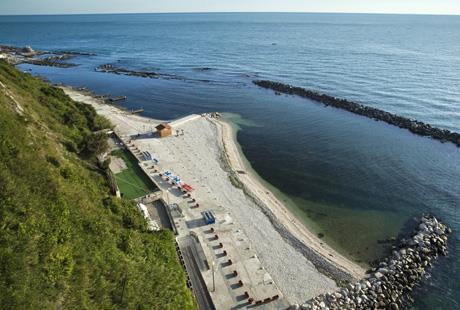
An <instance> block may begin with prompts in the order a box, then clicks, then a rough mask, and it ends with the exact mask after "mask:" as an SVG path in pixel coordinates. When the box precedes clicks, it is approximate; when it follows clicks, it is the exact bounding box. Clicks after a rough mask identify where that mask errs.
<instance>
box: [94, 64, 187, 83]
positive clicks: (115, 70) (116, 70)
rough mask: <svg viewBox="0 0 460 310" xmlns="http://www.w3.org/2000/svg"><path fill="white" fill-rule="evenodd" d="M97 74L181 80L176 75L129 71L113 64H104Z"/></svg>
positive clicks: (97, 69)
mask: <svg viewBox="0 0 460 310" xmlns="http://www.w3.org/2000/svg"><path fill="white" fill-rule="evenodd" d="M96 71H97V72H104V73H112V74H118V75H128V76H137V77H142V78H150V79H166V80H177V79H181V78H179V77H177V76H175V75H170V74H160V73H157V72H154V71H136V70H129V69H126V68H122V67H117V66H115V65H112V64H104V65H100V66H99V67H97V68H96Z"/></svg>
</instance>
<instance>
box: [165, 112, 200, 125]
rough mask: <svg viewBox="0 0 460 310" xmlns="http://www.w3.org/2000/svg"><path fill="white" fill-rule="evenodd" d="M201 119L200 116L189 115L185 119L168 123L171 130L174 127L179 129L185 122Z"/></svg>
mask: <svg viewBox="0 0 460 310" xmlns="http://www.w3.org/2000/svg"><path fill="white" fill-rule="evenodd" d="M199 118H201V115H198V114H191V115H189V116H186V117H183V118H179V119H177V120H175V121H172V122H171V123H169V124H170V125H171V126H172V127H173V128H174V127H180V126H182V125H184V124H185V123H187V122H190V121H193V120H196V119H199Z"/></svg>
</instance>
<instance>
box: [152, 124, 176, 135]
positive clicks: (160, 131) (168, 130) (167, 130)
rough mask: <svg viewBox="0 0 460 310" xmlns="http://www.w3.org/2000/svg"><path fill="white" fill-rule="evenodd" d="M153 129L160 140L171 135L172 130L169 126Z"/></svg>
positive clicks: (159, 126)
mask: <svg viewBox="0 0 460 310" xmlns="http://www.w3.org/2000/svg"><path fill="white" fill-rule="evenodd" d="M155 128H156V130H157V132H158V134H159V135H160V138H166V137H169V136H170V135H172V128H171V125H169V124H160V125H158V126H157V127H155Z"/></svg>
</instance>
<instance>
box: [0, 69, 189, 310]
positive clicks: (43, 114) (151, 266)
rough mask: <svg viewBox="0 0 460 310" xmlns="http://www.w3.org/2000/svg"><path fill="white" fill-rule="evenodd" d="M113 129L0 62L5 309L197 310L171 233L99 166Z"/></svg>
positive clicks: (1, 297)
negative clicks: (155, 227)
mask: <svg viewBox="0 0 460 310" xmlns="http://www.w3.org/2000/svg"><path fill="white" fill-rule="evenodd" d="M109 126H110V123H109V122H108V121H107V120H106V119H104V118H101V117H99V116H98V115H97V114H96V112H95V110H94V109H93V108H92V107H90V106H88V105H84V104H80V103H77V102H74V101H72V100H71V99H70V98H69V97H67V96H66V95H65V94H64V93H63V91H62V90H60V89H57V88H53V87H51V86H49V85H48V84H45V83H44V82H42V81H41V80H39V79H36V78H33V77H31V76H30V75H28V74H24V73H21V72H19V71H18V70H16V69H15V68H14V67H13V66H11V65H8V64H7V63H6V62H3V61H0V270H1V271H0V304H1V305H2V306H1V308H2V309H195V308H196V306H195V302H194V300H193V297H192V294H191V292H190V290H189V289H187V287H186V277H185V273H184V271H183V269H182V267H181V265H180V263H179V260H178V258H177V256H176V251H175V244H174V238H173V235H172V233H171V232H170V231H166V230H165V231H160V232H150V231H148V230H147V224H146V222H145V220H144V219H143V217H142V215H141V214H140V213H139V211H138V210H137V207H136V205H135V204H134V202H132V201H129V200H124V199H117V198H114V197H113V196H111V195H110V188H109V182H108V180H107V179H106V178H105V175H104V173H103V171H101V170H100V169H99V168H98V167H97V165H96V159H95V156H96V155H97V154H99V153H100V152H103V151H105V149H106V145H105V144H104V142H106V138H105V140H104V139H103V137H104V135H100V130H101V129H104V128H107V127H109Z"/></svg>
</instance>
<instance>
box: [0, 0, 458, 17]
mask: <svg viewBox="0 0 460 310" xmlns="http://www.w3.org/2000/svg"><path fill="white" fill-rule="evenodd" d="M131 12H146V13H147V12H359V13H362V12H373V13H414V14H460V0H99V1H98V0H0V15H9V14H60V13H70V14H76V13H131Z"/></svg>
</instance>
